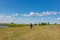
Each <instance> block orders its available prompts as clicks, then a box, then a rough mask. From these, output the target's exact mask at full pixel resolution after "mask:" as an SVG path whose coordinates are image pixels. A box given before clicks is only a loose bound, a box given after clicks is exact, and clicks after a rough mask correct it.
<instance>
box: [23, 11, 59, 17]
mask: <svg viewBox="0 0 60 40" xmlns="http://www.w3.org/2000/svg"><path fill="white" fill-rule="evenodd" d="M57 14H60V12H56V11H50V12H49V11H47V12H41V13H37V12H30V13H29V14H23V16H47V15H57Z"/></svg>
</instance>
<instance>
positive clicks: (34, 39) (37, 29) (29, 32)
mask: <svg viewBox="0 0 60 40" xmlns="http://www.w3.org/2000/svg"><path fill="white" fill-rule="evenodd" d="M0 40H60V25H42V26H34V27H33V28H32V29H30V28H29V26H24V27H8V28H0Z"/></svg>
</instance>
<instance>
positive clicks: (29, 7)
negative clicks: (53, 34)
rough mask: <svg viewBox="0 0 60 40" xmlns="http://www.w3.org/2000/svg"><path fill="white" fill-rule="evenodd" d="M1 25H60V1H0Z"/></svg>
mask: <svg viewBox="0 0 60 40" xmlns="http://www.w3.org/2000/svg"><path fill="white" fill-rule="evenodd" d="M0 22H1V23H11V22H14V23H41V22H50V23H55V22H56V23H60V0H0Z"/></svg>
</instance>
